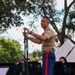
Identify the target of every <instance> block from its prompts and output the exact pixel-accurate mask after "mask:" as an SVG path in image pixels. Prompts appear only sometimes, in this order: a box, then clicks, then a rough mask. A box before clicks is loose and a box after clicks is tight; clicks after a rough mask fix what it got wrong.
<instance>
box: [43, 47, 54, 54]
mask: <svg viewBox="0 0 75 75" xmlns="http://www.w3.org/2000/svg"><path fill="white" fill-rule="evenodd" d="M46 52H54V48H52V49H51V50H49V51H42V53H46Z"/></svg>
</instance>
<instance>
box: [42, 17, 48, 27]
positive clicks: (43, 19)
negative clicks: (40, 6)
mask: <svg viewBox="0 0 75 75" xmlns="http://www.w3.org/2000/svg"><path fill="white" fill-rule="evenodd" d="M48 24H49V20H48V19H47V18H42V20H41V27H42V28H45V27H46V26H48Z"/></svg>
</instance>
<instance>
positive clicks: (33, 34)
mask: <svg viewBox="0 0 75 75" xmlns="http://www.w3.org/2000/svg"><path fill="white" fill-rule="evenodd" d="M31 35H32V36H34V37H35V38H37V39H39V40H42V35H39V34H36V33H34V32H32V34H31Z"/></svg>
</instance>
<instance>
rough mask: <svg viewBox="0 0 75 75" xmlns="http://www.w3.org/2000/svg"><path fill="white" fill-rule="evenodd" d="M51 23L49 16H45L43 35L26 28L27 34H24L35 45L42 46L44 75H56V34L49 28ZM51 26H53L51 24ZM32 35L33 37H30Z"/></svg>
mask: <svg viewBox="0 0 75 75" xmlns="http://www.w3.org/2000/svg"><path fill="white" fill-rule="evenodd" d="M50 23H51V21H50V20H49V18H48V17H47V16H43V17H42V19H41V27H42V28H43V30H44V32H43V33H42V35H40V34H37V33H35V32H33V31H30V30H29V29H28V28H26V27H24V29H25V30H26V32H25V33H24V32H23V35H24V34H25V35H26V37H27V38H28V39H29V40H31V41H32V42H34V43H37V44H42V75H54V64H55V53H54V47H55V34H54V31H53V30H52V29H51V28H50V27H49V24H50ZM50 25H51V24H50ZM29 34H30V35H32V36H29Z"/></svg>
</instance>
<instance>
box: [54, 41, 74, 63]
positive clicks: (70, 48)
mask: <svg viewBox="0 0 75 75" xmlns="http://www.w3.org/2000/svg"><path fill="white" fill-rule="evenodd" d="M74 47H75V45H74V44H73V43H72V42H71V41H70V40H66V41H65V43H64V44H63V45H62V46H61V47H60V48H59V49H58V50H57V51H55V55H56V61H59V58H60V57H61V56H64V57H66V59H67V61H68V62H75V48H74Z"/></svg>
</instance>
